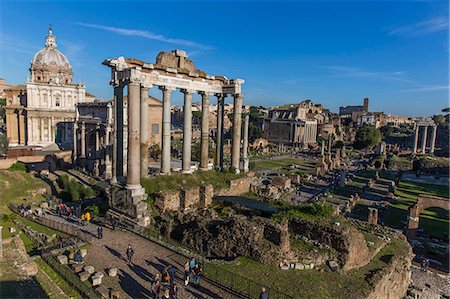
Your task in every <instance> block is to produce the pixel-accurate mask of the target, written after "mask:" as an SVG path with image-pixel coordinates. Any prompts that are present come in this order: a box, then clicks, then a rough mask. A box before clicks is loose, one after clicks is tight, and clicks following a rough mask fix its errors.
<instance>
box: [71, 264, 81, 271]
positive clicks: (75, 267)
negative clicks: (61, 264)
mask: <svg viewBox="0 0 450 299" xmlns="http://www.w3.org/2000/svg"><path fill="white" fill-rule="evenodd" d="M71 267H72V269H73V272H75V273H79V272H81V271H83V265H82V264H73V265H72V266H71Z"/></svg>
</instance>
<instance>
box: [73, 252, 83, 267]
mask: <svg viewBox="0 0 450 299" xmlns="http://www.w3.org/2000/svg"><path fill="white" fill-rule="evenodd" d="M73 260H74V262H75V263H77V264H81V263H83V257H82V256H81V253H80V250H77V251H76V252H75V257H74V259H73Z"/></svg>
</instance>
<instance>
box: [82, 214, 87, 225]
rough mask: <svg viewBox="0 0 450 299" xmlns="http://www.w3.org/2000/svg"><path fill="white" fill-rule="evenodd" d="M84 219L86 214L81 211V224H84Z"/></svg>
mask: <svg viewBox="0 0 450 299" xmlns="http://www.w3.org/2000/svg"><path fill="white" fill-rule="evenodd" d="M85 220H86V214H85V213H82V214H81V225H82V226H84V221H85Z"/></svg>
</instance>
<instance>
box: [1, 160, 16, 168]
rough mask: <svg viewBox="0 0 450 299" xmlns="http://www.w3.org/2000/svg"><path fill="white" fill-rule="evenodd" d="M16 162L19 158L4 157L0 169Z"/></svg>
mask: <svg viewBox="0 0 450 299" xmlns="http://www.w3.org/2000/svg"><path fill="white" fill-rule="evenodd" d="M16 162H17V159H2V160H0V169H8V168H10V167H11V166H12V165H13V164H14V163H16Z"/></svg>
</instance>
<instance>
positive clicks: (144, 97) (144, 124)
mask: <svg viewBox="0 0 450 299" xmlns="http://www.w3.org/2000/svg"><path fill="white" fill-rule="evenodd" d="M148 90H149V87H146V86H141V103H140V104H141V115H140V117H141V128H140V130H141V136H140V142H141V155H140V157H141V178H143V177H145V176H147V174H148V129H149V118H148V109H149V108H148Z"/></svg>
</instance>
